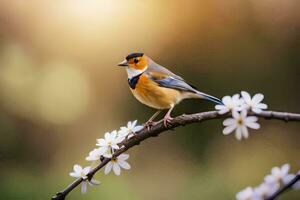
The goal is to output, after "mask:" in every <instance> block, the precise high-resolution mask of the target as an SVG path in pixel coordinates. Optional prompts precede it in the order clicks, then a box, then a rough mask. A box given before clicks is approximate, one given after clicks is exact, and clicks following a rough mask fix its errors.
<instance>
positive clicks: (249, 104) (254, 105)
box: [241, 91, 268, 113]
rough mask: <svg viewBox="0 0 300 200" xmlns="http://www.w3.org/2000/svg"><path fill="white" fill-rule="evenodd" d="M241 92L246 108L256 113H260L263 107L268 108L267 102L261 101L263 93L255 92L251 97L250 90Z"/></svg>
mask: <svg viewBox="0 0 300 200" xmlns="http://www.w3.org/2000/svg"><path fill="white" fill-rule="evenodd" d="M241 94H242V97H243V99H244V102H245V105H244V107H245V108H247V109H250V110H252V111H253V112H255V113H260V112H261V111H262V110H263V109H267V108H268V106H267V104H264V103H261V101H262V100H263V99H264V95H263V94H260V93H258V94H255V95H254V96H253V98H251V96H250V94H249V93H248V92H245V91H242V92H241Z"/></svg>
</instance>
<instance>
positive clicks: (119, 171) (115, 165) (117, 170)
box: [113, 163, 121, 176]
mask: <svg viewBox="0 0 300 200" xmlns="http://www.w3.org/2000/svg"><path fill="white" fill-rule="evenodd" d="M113 170H114V173H115V175H117V176H120V174H121V168H120V166H119V165H118V163H114V164H113Z"/></svg>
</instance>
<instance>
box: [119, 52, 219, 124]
mask: <svg viewBox="0 0 300 200" xmlns="http://www.w3.org/2000/svg"><path fill="white" fill-rule="evenodd" d="M118 66H122V67H125V69H126V71H127V75H128V84H129V87H130V90H131V92H132V94H133V95H134V96H135V98H137V99H138V100H139V101H140V102H141V103H143V104H145V105H147V106H149V107H152V108H155V109H157V110H158V111H157V112H156V113H155V114H154V115H153V116H152V117H151V118H150V119H149V120H148V121H147V122H146V124H145V125H146V126H147V127H150V126H152V125H154V124H155V123H156V122H154V121H153V120H154V119H155V118H156V117H157V116H158V114H159V113H160V112H161V110H164V109H169V110H168V112H167V113H166V115H165V116H164V118H163V122H164V125H165V126H166V127H167V126H168V125H169V124H170V123H171V121H172V119H173V118H172V117H171V112H172V110H173V108H174V106H175V105H177V104H178V103H180V102H181V101H182V100H183V99H188V98H198V99H206V100H210V101H212V102H214V103H217V104H223V103H222V101H221V100H220V99H218V98H216V97H213V96H210V95H208V94H205V93H202V92H200V91H198V90H197V89H196V88H195V87H194V86H192V85H190V84H188V83H187V82H186V81H185V80H184V79H183V78H181V77H180V76H178V75H176V74H174V73H173V72H171V71H169V70H168V69H166V68H164V67H163V66H161V65H159V64H157V63H155V62H154V61H153V60H152V59H151V58H150V57H148V56H146V55H145V54H144V53H131V54H129V55H128V56H127V57H126V59H125V60H124V61H122V62H121V63H119V64H118Z"/></svg>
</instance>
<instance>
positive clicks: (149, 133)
mask: <svg viewBox="0 0 300 200" xmlns="http://www.w3.org/2000/svg"><path fill="white" fill-rule="evenodd" d="M249 115H253V116H257V117H261V118H265V119H278V120H283V121H286V122H288V121H300V114H296V113H287V112H275V111H262V112H261V113H259V114H255V113H250V114H249ZM229 116H231V114H225V115H219V114H218V112H217V111H208V112H201V113H195V114H189V115H186V114H183V115H180V116H178V117H176V118H174V119H173V120H172V122H171V123H170V126H168V127H165V126H164V124H163V123H162V122H159V123H157V124H156V125H154V126H152V127H151V128H150V129H149V130H148V129H146V128H144V129H142V130H141V131H140V132H139V133H137V134H136V135H135V136H134V137H131V138H130V139H127V140H124V141H123V142H122V143H121V144H120V145H119V146H122V148H120V149H119V150H117V151H116V152H115V153H114V155H113V156H114V157H117V156H119V155H120V154H122V153H124V152H125V151H127V150H128V149H130V148H132V147H133V146H135V145H139V144H140V142H142V141H144V140H146V139H147V138H149V137H156V136H158V135H159V134H161V133H162V132H165V131H167V130H172V129H174V128H176V127H178V126H185V125H188V124H192V123H197V122H198V123H200V122H203V121H206V120H211V119H219V118H226V117H229ZM110 160H111V159H110V158H104V159H103V160H102V162H101V163H100V164H99V165H98V166H97V167H95V168H94V169H92V170H91V172H90V173H89V174H88V178H89V180H90V179H91V178H92V177H93V176H94V174H95V173H96V172H98V171H99V170H100V169H101V168H102V167H104V166H105V165H106V164H107V163H108V162H109V161H110ZM82 181H83V179H82V178H78V179H76V180H75V181H74V182H73V183H72V184H70V185H69V186H68V187H67V188H65V189H64V190H63V191H61V192H58V193H57V194H56V195H55V196H53V197H52V200H64V199H65V197H66V196H67V195H68V193H69V192H71V191H72V190H73V189H74V188H75V187H77V186H78V185H79V184H80V183H81V182H82Z"/></svg>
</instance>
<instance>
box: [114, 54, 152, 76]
mask: <svg viewBox="0 0 300 200" xmlns="http://www.w3.org/2000/svg"><path fill="white" fill-rule="evenodd" d="M149 62H150V58H148V57H147V56H146V55H145V54H144V53H131V54H129V55H128V56H127V57H126V58H125V60H124V61H122V62H120V63H119V64H118V66H122V67H126V71H127V74H128V78H132V77H134V76H136V75H138V74H140V73H142V72H144V71H145V70H146V69H147V68H148V66H149Z"/></svg>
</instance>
